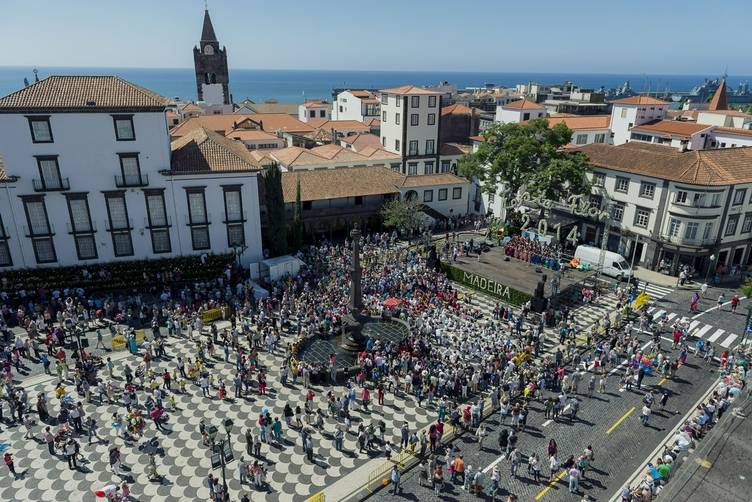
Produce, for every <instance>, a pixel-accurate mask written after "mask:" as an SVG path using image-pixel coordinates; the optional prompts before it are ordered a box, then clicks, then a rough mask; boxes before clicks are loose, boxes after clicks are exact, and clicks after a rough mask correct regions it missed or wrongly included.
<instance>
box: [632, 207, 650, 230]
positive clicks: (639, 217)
mask: <svg viewBox="0 0 752 502" xmlns="http://www.w3.org/2000/svg"><path fill="white" fill-rule="evenodd" d="M649 221H650V210H648V209H641V208H637V210H636V211H635V217H634V225H635V226H636V227H642V228H647V227H648V222H649Z"/></svg>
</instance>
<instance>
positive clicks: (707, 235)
mask: <svg viewBox="0 0 752 502" xmlns="http://www.w3.org/2000/svg"><path fill="white" fill-rule="evenodd" d="M712 231H713V224H712V223H705V228H704V229H703V231H702V240H704V241H706V240H708V239H709V238H710V232H712Z"/></svg>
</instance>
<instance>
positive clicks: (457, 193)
mask: <svg viewBox="0 0 752 502" xmlns="http://www.w3.org/2000/svg"><path fill="white" fill-rule="evenodd" d="M461 198H462V187H454V188H452V199H455V200H456V199H461Z"/></svg>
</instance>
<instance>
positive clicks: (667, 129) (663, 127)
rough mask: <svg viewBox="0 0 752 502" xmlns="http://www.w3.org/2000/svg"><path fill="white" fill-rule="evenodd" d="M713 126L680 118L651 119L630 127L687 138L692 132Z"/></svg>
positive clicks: (635, 129)
mask: <svg viewBox="0 0 752 502" xmlns="http://www.w3.org/2000/svg"><path fill="white" fill-rule="evenodd" d="M712 127H713V126H710V125H707V124H698V123H696V122H686V121H682V120H653V121H650V122H647V123H645V124H642V125H638V126H635V127H633V128H632V130H633V131H638V132H639V131H644V132H651V133H663V134H668V135H671V136H681V137H684V138H689V137H690V136H692V135H693V134H696V133H698V132H700V131H704V130H705V129H710V128H712Z"/></svg>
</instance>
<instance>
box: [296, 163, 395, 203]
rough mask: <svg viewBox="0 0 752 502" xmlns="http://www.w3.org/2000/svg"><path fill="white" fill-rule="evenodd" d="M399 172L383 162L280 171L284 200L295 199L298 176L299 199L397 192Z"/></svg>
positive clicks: (337, 197)
mask: <svg viewBox="0 0 752 502" xmlns="http://www.w3.org/2000/svg"><path fill="white" fill-rule="evenodd" d="M402 178H404V176H402V175H401V174H399V173H397V172H395V171H393V170H391V169H389V168H387V167H384V166H371V167H345V168H337V169H317V170H312V171H308V170H303V171H294V172H284V173H282V192H283V194H284V199H285V202H295V198H296V195H297V185H298V180H300V200H302V201H309V200H326V199H340V198H344V197H358V196H361V197H362V196H368V195H383V194H393V193H398V192H399V190H398V189H397V186H398V184H400V183H401V181H402Z"/></svg>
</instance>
